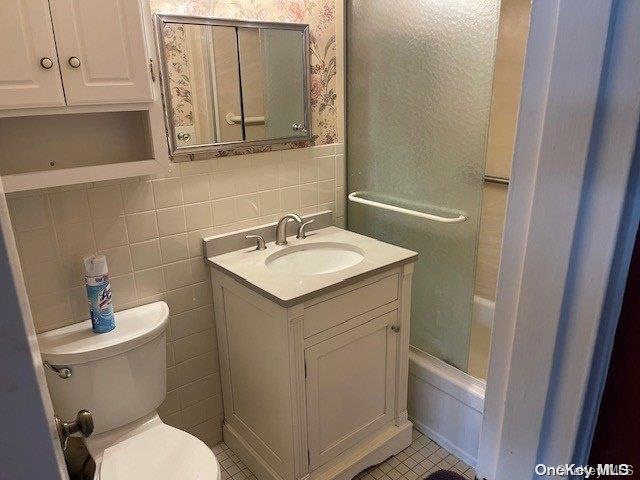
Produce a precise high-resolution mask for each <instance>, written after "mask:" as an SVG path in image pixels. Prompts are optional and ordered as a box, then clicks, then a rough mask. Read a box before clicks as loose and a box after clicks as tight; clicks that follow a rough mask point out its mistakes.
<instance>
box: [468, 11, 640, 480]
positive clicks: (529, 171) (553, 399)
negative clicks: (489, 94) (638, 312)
mask: <svg viewBox="0 0 640 480" xmlns="http://www.w3.org/2000/svg"><path fill="white" fill-rule="evenodd" d="M639 26H640V4H638V3H637V2H616V3H615V4H614V3H613V2H611V1H606V0H585V1H582V2H572V1H567V0H560V1H557V2H533V5H532V12H531V29H530V36H529V41H528V49H527V57H526V60H525V72H524V80H523V92H522V98H521V103H520V114H519V120H518V129H517V136H516V146H515V152H514V160H513V169H512V177H511V182H512V183H511V185H512V187H511V188H510V191H509V199H508V207H507V221H506V227H505V232H504V237H503V251H502V261H501V265H500V273H499V280H498V292H497V301H496V312H495V324H494V325H495V326H494V334H493V338H492V345H491V352H492V355H491V359H490V365H489V373H488V378H487V390H486V399H485V413H484V417H483V426H482V432H481V438H480V448H479V453H478V476H479V477H481V478H486V479H488V480H502V479H505V480H506V479H509V480H510V479H513V478H518V479H526V478H536V476H535V473H534V467H535V465H536V464H537V463H546V464H550V465H556V464H564V463H573V462H580V463H582V462H585V461H586V458H585V457H586V455H587V454H588V444H587V446H586V447H585V446H584V445H585V442H584V441H583V437H584V435H585V431H584V430H585V429H583V428H581V417H582V416H583V415H584V414H585V412H586V411H585V407H586V408H590V409H591V411H590V413H589V415H588V416H589V418H594V417H595V415H596V414H597V404H598V402H597V401H596V402H586V400H587V393H588V388H589V382H588V380H589V377H590V374H591V372H592V365H593V354H594V349H595V346H596V340H597V333H598V331H599V328H600V327H601V320H602V319H603V316H602V312H603V311H605V310H606V309H607V308H608V307H610V306H611V304H616V303H617V304H618V310H619V304H620V302H621V295H617V296H614V297H613V298H608V299H607V300H608V302H609V303H608V304H605V298H607V295H606V294H607V291H608V287H609V283H610V280H611V278H612V277H614V276H617V277H619V276H620V272H619V271H616V269H617V270H620V269H623V270H624V269H626V268H628V263H627V264H626V265H621V266H618V267H617V266H616V264H615V263H614V252H615V251H616V247H617V246H618V235H619V232H620V233H624V232H623V230H622V229H623V228H625V225H624V224H623V223H624V220H625V218H624V212H625V211H627V210H628V208H627V205H628V203H629V201H630V199H629V191H628V188H627V186H628V181H629V175H630V171H631V170H630V169H631V164H632V159H633V157H634V149H635V146H636V133H637V128H638V119H639V113H640V97H639V96H638V93H639V92H640V61H639V60H640V58H639V57H640V53H639V52H638V51H637V44H638V41H640V36H639ZM635 221H636V225H637V218H636V220H635ZM627 223H630V224H631V225H632V224H633V221H630V222H627ZM622 273H624V272H622ZM614 310H615V309H614ZM610 317H611V318H610V319H609V320H610V321H613V322H617V316H614V315H613V316H610ZM605 320H606V319H605ZM605 361H606V362H608V356H606V358H605ZM605 374H606V368H605V369H604V370H602V369H601V372H600V376H602V375H605ZM582 422H583V423H584V419H582ZM587 423H588V422H587ZM587 430H588V429H587ZM586 434H587V435H589V434H590V433H589V432H586ZM579 445H582V447H581V449H576V447H577V446H579Z"/></svg>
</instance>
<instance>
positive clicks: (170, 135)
mask: <svg viewBox="0 0 640 480" xmlns="http://www.w3.org/2000/svg"><path fill="white" fill-rule="evenodd" d="M153 17H154V26H155V37H156V38H155V40H156V48H157V56H158V64H159V70H160V84H161V91H162V103H163V107H164V119H165V125H166V132H167V141H168V143H169V153H170V155H172V156H174V155H182V154H195V153H203V152H225V151H231V150H237V149H239V148H245V147H263V146H267V145H285V144H289V143H300V142H308V141H310V140H311V139H312V132H311V98H310V91H311V89H310V78H309V77H310V54H309V52H310V41H309V25H308V24H304V23H287V22H263V21H258V20H236V19H229V18H218V17H204V16H194V15H178V14H169V13H155V14H154V15H153ZM167 23H172V24H176V23H177V24H191V25H208V26H212V27H213V26H220V27H234V28H258V29H268V28H271V29H278V30H294V31H299V32H301V33H302V49H303V52H302V62H303V81H302V84H303V109H304V115H303V116H304V119H303V121H304V124H303V125H304V130H303V131H301V132H300V134H299V135H292V136H289V137H280V138H272V139H264V140H234V141H228V142H219V143H206V144H196V145H188V146H179V145H177V144H176V140H175V139H176V129H175V126H174V124H173V120H172V119H173V112H172V110H171V109H172V103H171V86H170V84H169V81H168V79H169V74H168V72H169V70H168V65H167V55H166V54H167V52H166V48H165V43H164V38H163V27H164V25H165V24H167ZM238 68H240V66H238ZM239 88H240V89H241V88H242V84H241V83H240V85H239Z"/></svg>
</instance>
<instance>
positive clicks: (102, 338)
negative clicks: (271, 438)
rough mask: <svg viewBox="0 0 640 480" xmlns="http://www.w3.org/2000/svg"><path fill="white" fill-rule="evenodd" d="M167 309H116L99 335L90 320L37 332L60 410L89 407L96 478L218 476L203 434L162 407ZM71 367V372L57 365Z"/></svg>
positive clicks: (67, 414) (72, 412) (69, 413)
mask: <svg viewBox="0 0 640 480" xmlns="http://www.w3.org/2000/svg"><path fill="white" fill-rule="evenodd" d="M168 318H169V308H168V307H167V304H166V303H165V302H156V303H152V304H149V305H144V306H141V307H137V308H132V309H130V310H124V311H121V312H118V313H116V329H115V330H112V331H111V332H108V333H102V334H95V333H93V331H92V330H91V322H90V321H86V322H82V323H76V324H73V325H69V326H67V327H63V328H59V329H57V330H52V331H49V332H45V333H42V334H40V335H38V344H39V346H40V352H41V355H42V359H43V361H44V362H47V363H48V364H49V365H52V366H53V367H54V368H53V369H49V368H47V369H45V372H46V378H47V385H48V387H49V392H50V393H51V400H52V402H53V408H54V411H55V413H56V415H57V416H58V417H59V418H60V419H61V420H63V421H69V420H73V419H74V418H75V417H76V414H77V412H78V411H79V410H82V409H85V410H89V411H90V412H91V414H92V418H93V422H94V430H93V434H92V435H91V436H89V437H87V438H85V439H84V442H85V444H86V446H87V449H88V450H89V453H90V454H91V456H92V457H93V459H94V460H95V462H96V473H95V477H94V479H95V480H175V479H180V480H196V479H197V480H219V479H220V467H219V465H218V462H217V460H216V457H215V456H214V454H213V452H212V451H211V450H210V449H209V447H207V446H206V445H205V444H204V443H203V442H202V441H200V440H198V439H197V438H195V437H194V436H193V435H190V434H188V433H186V432H183V431H182V430H178V429H177V428H174V427H171V426H169V425H166V424H165V423H164V422H163V421H162V420H161V419H160V417H159V416H158V414H157V411H156V410H157V408H158V407H159V406H160V404H161V403H162V402H163V401H164V398H165V396H166V333H165V330H166V327H167V322H168ZM57 367H67V368H69V369H70V370H71V376H69V377H68V378H63V377H62V376H60V375H58V374H56V372H55V371H54V370H55V369H56V368H57Z"/></svg>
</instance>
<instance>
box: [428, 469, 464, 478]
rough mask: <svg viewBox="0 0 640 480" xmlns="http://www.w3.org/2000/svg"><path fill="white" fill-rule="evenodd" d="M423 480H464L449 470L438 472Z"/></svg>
mask: <svg viewBox="0 0 640 480" xmlns="http://www.w3.org/2000/svg"><path fill="white" fill-rule="evenodd" d="M425 480H466V479H465V478H464V477H463V476H462V475H460V474H459V473H456V472H453V471H451V470H438V471H437V472H433V473H432V474H431V475H429V476H428V477H427V478H425Z"/></svg>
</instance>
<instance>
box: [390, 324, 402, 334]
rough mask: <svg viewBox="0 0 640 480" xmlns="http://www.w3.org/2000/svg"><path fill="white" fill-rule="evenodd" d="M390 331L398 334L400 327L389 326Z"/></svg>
mask: <svg viewBox="0 0 640 480" xmlns="http://www.w3.org/2000/svg"><path fill="white" fill-rule="evenodd" d="M391 330H393V331H394V332H395V333H398V332H399V331H400V325H391Z"/></svg>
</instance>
